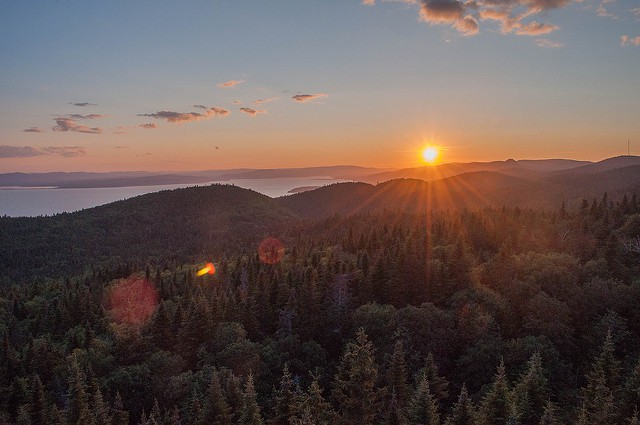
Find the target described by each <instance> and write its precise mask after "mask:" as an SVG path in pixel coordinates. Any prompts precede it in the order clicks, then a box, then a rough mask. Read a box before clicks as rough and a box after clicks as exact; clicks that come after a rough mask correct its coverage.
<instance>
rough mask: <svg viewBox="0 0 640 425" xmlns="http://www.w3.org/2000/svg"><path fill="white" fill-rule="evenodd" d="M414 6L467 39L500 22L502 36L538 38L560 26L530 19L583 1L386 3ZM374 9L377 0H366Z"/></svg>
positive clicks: (428, 0) (416, 0)
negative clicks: (489, 23) (484, 23)
mask: <svg viewBox="0 0 640 425" xmlns="http://www.w3.org/2000/svg"><path fill="white" fill-rule="evenodd" d="M383 1H387V2H400V3H405V4H413V5H416V6H417V7H418V13H419V16H420V20H421V21H423V22H427V23H429V24H431V25H448V26H450V27H452V28H455V29H456V30H457V31H459V32H460V33H462V34H463V35H466V36H472V35H476V34H478V33H479V32H480V22H482V21H487V20H490V21H498V22H499V24H500V30H501V32H502V33H503V34H517V35H528V36H535V35H541V34H548V33H550V32H552V31H555V30H557V29H558V28H559V27H558V26H557V25H553V24H547V23H539V22H536V21H530V22H528V20H529V19H530V18H531V17H533V16H535V15H539V14H544V15H545V16H546V12H547V11H549V10H552V9H560V8H564V7H566V6H567V5H569V4H571V3H573V2H579V1H581V0H383ZM362 4H365V5H367V6H373V5H374V4H375V0H363V1H362Z"/></svg>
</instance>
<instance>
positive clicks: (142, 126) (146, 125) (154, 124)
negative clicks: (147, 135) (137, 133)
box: [138, 122, 158, 130]
mask: <svg viewBox="0 0 640 425" xmlns="http://www.w3.org/2000/svg"><path fill="white" fill-rule="evenodd" d="M138 127H140V128H146V129H147V130H150V129H153V128H158V124H156V123H154V122H150V123H146V124H140V125H139V126H138Z"/></svg>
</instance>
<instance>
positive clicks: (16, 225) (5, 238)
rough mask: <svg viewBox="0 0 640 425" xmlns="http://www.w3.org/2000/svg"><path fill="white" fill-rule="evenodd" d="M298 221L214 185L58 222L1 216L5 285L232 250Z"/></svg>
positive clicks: (241, 192) (258, 199)
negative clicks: (102, 266) (105, 266)
mask: <svg viewBox="0 0 640 425" xmlns="http://www.w3.org/2000/svg"><path fill="white" fill-rule="evenodd" d="M294 219H295V218H294V216H293V215H292V214H291V213H289V212H287V211H286V210H284V209H283V208H281V207H280V206H278V205H277V203H276V202H275V201H274V200H273V199H271V198H269V197H267V196H265V195H261V194H259V193H257V192H254V191H251V190H246V189H242V188H239V187H235V186H227V185H211V186H206V187H191V188H185V189H176V190H171V191H162V192H157V193H150V194H147V195H142V196H138V197H135V198H131V199H128V200H124V201H119V202H114V203H111V204H107V205H103V206H100V207H96V208H90V209H86V210H82V211H78V212H76V213H65V214H58V215H55V216H52V217H19V218H12V217H2V218H0V270H1V271H2V273H1V275H2V276H3V278H4V279H6V280H10V279H13V280H22V279H28V278H30V277H31V276H41V277H47V276H48V277H53V276H61V275H63V274H68V273H79V272H82V271H84V270H85V269H86V268H88V267H89V266H94V267H95V266H96V265H100V264H101V263H102V262H103V261H109V262H110V263H113V262H114V261H116V260H117V259H119V260H120V261H122V262H131V263H134V264H139V263H141V264H144V263H146V262H147V261H186V260H189V259H191V258H192V256H194V255H198V256H202V255H207V254H212V253H220V252H223V251H224V252H234V251H236V250H238V249H240V247H246V246H248V245H249V244H250V243H251V242H255V241H256V240H259V239H260V238H262V237H264V236H265V235H267V234H269V233H271V232H274V231H276V230H277V229H278V226H279V225H281V224H283V223H285V222H286V223H291V221H292V220H294Z"/></svg>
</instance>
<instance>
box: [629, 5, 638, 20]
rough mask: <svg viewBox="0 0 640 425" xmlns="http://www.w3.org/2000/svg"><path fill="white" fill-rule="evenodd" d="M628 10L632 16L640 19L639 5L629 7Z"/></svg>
mask: <svg viewBox="0 0 640 425" xmlns="http://www.w3.org/2000/svg"><path fill="white" fill-rule="evenodd" d="M630 12H631V13H633V16H635V17H636V19H637V20H638V21H640V7H635V8H633V9H631V10H630Z"/></svg>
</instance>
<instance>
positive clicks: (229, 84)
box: [216, 80, 244, 88]
mask: <svg viewBox="0 0 640 425" xmlns="http://www.w3.org/2000/svg"><path fill="white" fill-rule="evenodd" d="M242 83H244V80H229V81H227V82H224V83H218V84H216V85H217V86H218V87H220V88H229V87H235V86H237V85H239V84H242Z"/></svg>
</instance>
